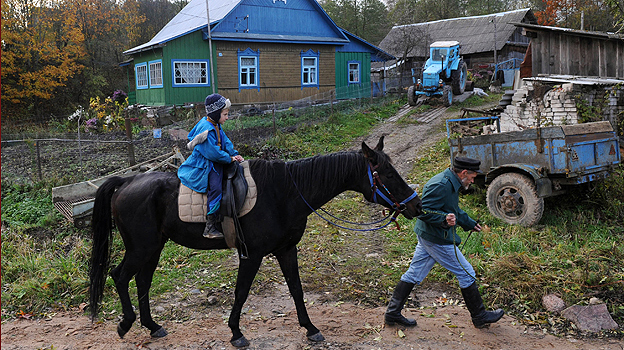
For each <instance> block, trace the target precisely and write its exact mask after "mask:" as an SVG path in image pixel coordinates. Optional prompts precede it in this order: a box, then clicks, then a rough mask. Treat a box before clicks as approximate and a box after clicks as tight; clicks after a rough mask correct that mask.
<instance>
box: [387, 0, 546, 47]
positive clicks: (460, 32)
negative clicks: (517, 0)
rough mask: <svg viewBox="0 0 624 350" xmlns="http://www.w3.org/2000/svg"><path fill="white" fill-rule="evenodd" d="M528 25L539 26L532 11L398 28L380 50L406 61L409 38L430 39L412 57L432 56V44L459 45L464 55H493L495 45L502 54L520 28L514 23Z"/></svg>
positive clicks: (502, 13) (524, 10)
mask: <svg viewBox="0 0 624 350" xmlns="http://www.w3.org/2000/svg"><path fill="white" fill-rule="evenodd" d="M527 21H528V22H533V23H535V16H534V15H533V12H532V11H531V9H522V10H515V11H508V12H500V13H493V14H490V15H482V16H472V17H461V18H451V19H443V20H439V21H433V22H425V23H416V24H407V25H402V26H395V27H393V28H392V29H391V30H390V32H389V33H388V35H386V37H385V38H384V39H383V40H382V41H381V43H380V44H379V47H380V48H382V49H383V50H385V51H387V52H389V53H390V54H392V55H394V56H397V57H402V56H403V53H402V52H401V51H402V50H403V49H404V47H405V45H406V44H405V38H406V37H411V38H412V40H413V38H418V37H426V38H428V40H425V41H426V44H421V45H417V46H416V47H414V48H412V49H411V50H410V51H409V53H408V57H416V56H420V57H426V56H428V55H429V44H431V43H432V42H434V41H449V40H456V41H459V43H460V45H461V53H462V54H473V53H478V52H487V51H492V50H493V48H494V42H496V50H500V49H502V48H503V46H505V44H506V43H507V41H508V40H509V38H510V37H511V36H512V35H513V33H514V31H515V30H516V26H515V25H513V24H512V23H518V22H527ZM495 36H496V40H494V39H495Z"/></svg>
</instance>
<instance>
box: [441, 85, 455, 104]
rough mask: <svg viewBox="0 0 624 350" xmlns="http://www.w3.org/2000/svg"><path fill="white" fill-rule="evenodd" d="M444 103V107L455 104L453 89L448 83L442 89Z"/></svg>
mask: <svg viewBox="0 0 624 350" xmlns="http://www.w3.org/2000/svg"><path fill="white" fill-rule="evenodd" d="M442 103H444V107H449V106H450V105H452V104H453V89H452V88H451V87H450V86H448V85H444V89H443V90H442Z"/></svg>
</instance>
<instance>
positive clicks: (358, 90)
mask: <svg viewBox="0 0 624 350" xmlns="http://www.w3.org/2000/svg"><path fill="white" fill-rule="evenodd" d="M350 61H359V62H360V80H361V82H360V84H349V64H348V63H349V62H350ZM370 70H371V65H370V53H365V52H336V98H337V99H347V98H362V97H370V88H371V87H370V86H371V80H370Z"/></svg>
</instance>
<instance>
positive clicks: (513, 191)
mask: <svg viewBox="0 0 624 350" xmlns="http://www.w3.org/2000/svg"><path fill="white" fill-rule="evenodd" d="M487 206H488V210H489V211H490V213H492V215H494V216H496V217H497V218H499V219H502V220H503V221H505V222H507V223H508V224H512V225H513V224H517V225H522V226H527V227H528V226H533V225H535V224H537V222H538V221H539V220H540V219H541V218H542V214H543V213H544V199H543V198H540V197H539V196H538V195H537V188H536V187H535V183H534V182H533V181H532V180H531V179H530V178H528V177H527V176H525V175H522V174H518V173H506V174H502V175H500V176H498V177H496V178H495V179H494V181H492V183H491V184H490V185H489V187H488V189H487Z"/></svg>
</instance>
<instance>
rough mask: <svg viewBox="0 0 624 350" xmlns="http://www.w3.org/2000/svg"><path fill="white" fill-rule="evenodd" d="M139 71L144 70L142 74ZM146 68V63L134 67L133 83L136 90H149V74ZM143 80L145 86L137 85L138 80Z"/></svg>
mask: <svg viewBox="0 0 624 350" xmlns="http://www.w3.org/2000/svg"><path fill="white" fill-rule="evenodd" d="M139 69H144V70H145V71H144V72H140V73H139ZM148 71H149V70H148V68H147V62H143V63H139V64H136V65H134V83H135V85H136V88H137V90H144V89H149V73H148ZM140 78H144V79H145V84H139V79H140Z"/></svg>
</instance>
